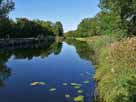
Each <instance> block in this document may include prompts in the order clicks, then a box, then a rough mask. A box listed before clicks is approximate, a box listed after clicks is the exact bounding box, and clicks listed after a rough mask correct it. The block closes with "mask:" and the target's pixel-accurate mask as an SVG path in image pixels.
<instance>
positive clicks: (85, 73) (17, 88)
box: [0, 42, 95, 102]
mask: <svg viewBox="0 0 136 102" xmlns="http://www.w3.org/2000/svg"><path fill="white" fill-rule="evenodd" d="M81 49H82V50H84V49H85V48H81ZM81 54H83V53H81ZM93 74H94V69H93V66H92V64H91V62H90V61H87V60H86V59H85V58H82V57H81V55H80V53H78V51H77V49H76V47H74V46H73V45H69V44H67V43H66V42H63V43H57V44H56V43H53V44H51V45H50V47H49V46H48V48H45V49H44V48H40V49H17V50H15V49H14V50H13V49H12V50H11V51H10V50H5V51H1V54H0V102H74V101H73V99H74V97H76V96H78V95H83V96H85V98H84V102H93V95H94V90H95V82H94V80H93ZM36 81H38V82H45V83H46V85H44V86H31V85H30V84H31V83H32V82H36ZM84 81H89V83H83V82H84ZM63 83H67V84H68V85H67V86H64V85H63ZM70 83H78V84H81V88H80V89H75V88H74V87H73V86H71V85H70ZM51 88H56V91H54V92H51V91H49V90H50V89H51ZM78 90H83V93H82V94H79V93H77V91H78ZM66 94H69V95H71V98H65V95H66Z"/></svg>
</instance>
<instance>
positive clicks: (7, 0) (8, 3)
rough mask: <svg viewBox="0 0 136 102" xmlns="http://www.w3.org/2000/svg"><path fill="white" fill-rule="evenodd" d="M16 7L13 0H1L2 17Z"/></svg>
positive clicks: (0, 12)
mask: <svg viewBox="0 0 136 102" xmlns="http://www.w3.org/2000/svg"><path fill="white" fill-rule="evenodd" d="M13 9H14V2H13V1H12V0H0V18H5V17H7V15H8V14H9V12H10V11H12V10H13Z"/></svg>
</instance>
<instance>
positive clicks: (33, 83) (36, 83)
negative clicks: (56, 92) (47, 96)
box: [30, 82, 46, 86]
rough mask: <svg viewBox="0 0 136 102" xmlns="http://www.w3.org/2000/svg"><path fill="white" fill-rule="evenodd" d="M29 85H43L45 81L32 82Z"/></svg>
mask: <svg viewBox="0 0 136 102" xmlns="http://www.w3.org/2000/svg"><path fill="white" fill-rule="evenodd" d="M30 85H31V86H43V85H46V83H45V82H32V83H31V84H30Z"/></svg>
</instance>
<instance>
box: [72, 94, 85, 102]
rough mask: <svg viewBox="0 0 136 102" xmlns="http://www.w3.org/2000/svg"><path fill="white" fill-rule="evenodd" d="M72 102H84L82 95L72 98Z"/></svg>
mask: <svg viewBox="0 0 136 102" xmlns="http://www.w3.org/2000/svg"><path fill="white" fill-rule="evenodd" d="M74 101H75V102H84V96H83V95H80V96H77V97H75V98H74Z"/></svg>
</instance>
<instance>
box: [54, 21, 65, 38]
mask: <svg viewBox="0 0 136 102" xmlns="http://www.w3.org/2000/svg"><path fill="white" fill-rule="evenodd" d="M53 31H54V34H55V35H56V36H63V33H64V32H63V25H62V23H61V22H56V23H55V24H54V27H53Z"/></svg>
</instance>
